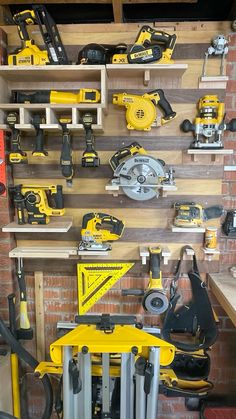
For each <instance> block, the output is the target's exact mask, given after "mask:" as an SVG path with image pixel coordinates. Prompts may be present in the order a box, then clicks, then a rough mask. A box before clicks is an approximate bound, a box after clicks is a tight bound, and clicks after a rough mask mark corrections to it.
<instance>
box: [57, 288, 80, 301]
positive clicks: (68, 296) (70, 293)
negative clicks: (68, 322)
mask: <svg viewBox="0 0 236 419" xmlns="http://www.w3.org/2000/svg"><path fill="white" fill-rule="evenodd" d="M60 293H61V299H62V300H69V301H75V300H77V289H75V288H73V289H71V288H69V289H66V290H63V289H61V292H60Z"/></svg>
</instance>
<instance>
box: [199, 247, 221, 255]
mask: <svg viewBox="0 0 236 419" xmlns="http://www.w3.org/2000/svg"><path fill="white" fill-rule="evenodd" d="M202 251H203V252H204V253H205V254H206V255H219V254H220V251H219V250H218V249H206V248H205V247H203V248H202Z"/></svg>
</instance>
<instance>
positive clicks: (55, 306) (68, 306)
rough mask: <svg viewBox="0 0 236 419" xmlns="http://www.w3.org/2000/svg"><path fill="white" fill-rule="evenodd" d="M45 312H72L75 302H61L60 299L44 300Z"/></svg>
mask: <svg viewBox="0 0 236 419" xmlns="http://www.w3.org/2000/svg"><path fill="white" fill-rule="evenodd" d="M44 307H45V312H49V313H51V312H58V311H59V312H67V313H69V312H71V311H72V312H73V311H74V309H75V303H74V301H72V302H71V303H68V302H62V301H56V300H55V301H52V300H50V301H44Z"/></svg>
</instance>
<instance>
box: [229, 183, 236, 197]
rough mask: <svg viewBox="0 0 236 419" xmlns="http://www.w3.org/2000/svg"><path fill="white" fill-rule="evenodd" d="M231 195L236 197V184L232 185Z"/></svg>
mask: <svg viewBox="0 0 236 419" xmlns="http://www.w3.org/2000/svg"><path fill="white" fill-rule="evenodd" d="M230 195H236V182H231V183H230Z"/></svg>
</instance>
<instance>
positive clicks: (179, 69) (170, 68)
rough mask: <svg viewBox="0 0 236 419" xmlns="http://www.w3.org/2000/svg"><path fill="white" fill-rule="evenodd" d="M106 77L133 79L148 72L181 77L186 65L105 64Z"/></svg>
mask: <svg viewBox="0 0 236 419" xmlns="http://www.w3.org/2000/svg"><path fill="white" fill-rule="evenodd" d="M106 68H107V74H108V77H117V76H119V77H127V76H129V77H133V76H136V77H137V76H140V75H142V74H144V72H145V71H149V72H150V75H151V76H152V74H154V73H155V74H158V75H161V76H165V77H173V76H174V77H181V76H182V75H183V74H184V72H185V71H186V70H187V68H188V64H107V66H106Z"/></svg>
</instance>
